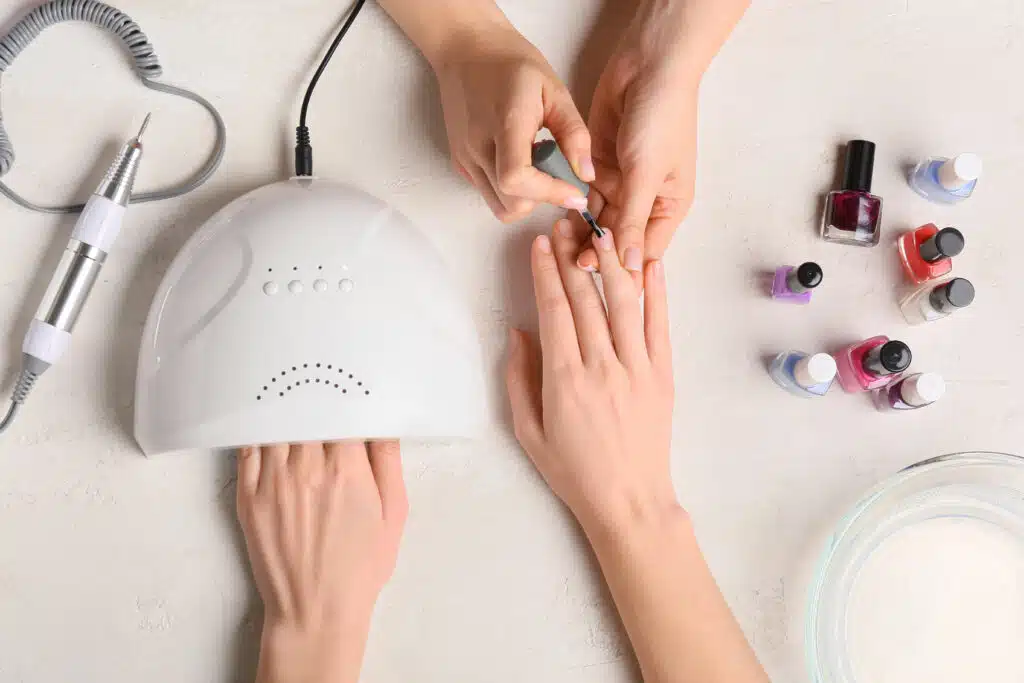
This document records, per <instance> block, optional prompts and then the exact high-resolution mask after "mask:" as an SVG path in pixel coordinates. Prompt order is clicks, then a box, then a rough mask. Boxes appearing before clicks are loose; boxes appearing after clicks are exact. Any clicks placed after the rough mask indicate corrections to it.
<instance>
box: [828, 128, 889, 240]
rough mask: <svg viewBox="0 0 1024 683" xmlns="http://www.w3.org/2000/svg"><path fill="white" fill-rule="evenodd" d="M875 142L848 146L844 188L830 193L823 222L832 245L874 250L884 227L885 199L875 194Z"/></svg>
mask: <svg viewBox="0 0 1024 683" xmlns="http://www.w3.org/2000/svg"><path fill="white" fill-rule="evenodd" d="M874 167H875V143H873V142H869V141H867V140H852V141H851V142H850V143H849V144H848V145H847V146H846V170H845V172H844V173H843V189H841V190H838V191H836V192H830V193H829V195H828V200H827V202H826V204H825V215H824V216H822V219H821V236H822V237H823V238H825V239H826V240H828V241H830V242H838V243H840V244H853V245H856V246H860V247H873V246H875V245H876V244H878V239H879V237H880V236H881V227H882V222H881V221H882V198H881V197H876V196H875V195H873V194H871V178H872V175H873V174H874Z"/></svg>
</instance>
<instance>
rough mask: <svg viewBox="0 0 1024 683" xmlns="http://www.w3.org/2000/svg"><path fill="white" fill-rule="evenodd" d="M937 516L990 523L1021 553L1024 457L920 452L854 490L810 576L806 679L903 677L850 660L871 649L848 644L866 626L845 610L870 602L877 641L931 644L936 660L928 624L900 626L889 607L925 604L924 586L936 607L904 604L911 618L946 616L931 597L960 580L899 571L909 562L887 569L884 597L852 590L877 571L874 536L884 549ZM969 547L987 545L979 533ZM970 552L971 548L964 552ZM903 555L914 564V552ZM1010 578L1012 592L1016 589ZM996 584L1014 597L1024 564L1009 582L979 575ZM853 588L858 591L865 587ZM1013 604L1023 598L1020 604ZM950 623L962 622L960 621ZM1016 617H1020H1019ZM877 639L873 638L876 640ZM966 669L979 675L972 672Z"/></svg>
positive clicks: (934, 663) (871, 682)
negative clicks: (887, 475) (879, 621)
mask: <svg viewBox="0 0 1024 683" xmlns="http://www.w3.org/2000/svg"><path fill="white" fill-rule="evenodd" d="M936 522H938V523H939V524H945V525H954V527H955V525H973V528H975V530H976V531H980V532H981V533H982V534H984V533H988V530H990V531H991V533H993V534H998V537H999V539H1000V540H1001V542H1004V543H1007V544H1009V545H1012V546H1014V551H1015V552H1016V551H1019V553H1018V554H1015V555H1014V558H1017V557H1020V558H1024V458H1020V457H1018V456H1013V455H1007V454H1002V453H984V452H972V453H959V454H955V455H947V456H942V457H938V458H933V459H931V460H925V461H923V462H920V463H918V464H916V465H912V466H910V467H908V468H907V469H905V470H903V471H901V472H899V473H898V474H897V475H896V476H895V477H893V478H891V479H889V480H887V481H885V482H883V483H881V484H880V485H879V486H877V487H875V488H874V489H873V490H872V491H871V492H870V493H869V494H868V495H866V496H865V497H864V498H863V499H861V501H860V502H859V503H858V504H857V505H856V506H855V507H854V509H853V510H852V511H851V512H850V513H849V514H848V515H847V516H846V517H845V518H844V519H843V520H842V521H841V522H840V524H839V525H838V527H837V529H836V531H835V533H834V534H832V536H831V537H830V538H829V540H828V542H827V544H826V549H825V552H824V555H823V557H822V559H821V562H820V565H819V567H818V571H817V574H816V576H815V578H814V580H813V582H812V585H811V593H810V604H809V609H808V613H807V623H806V627H805V628H806V632H805V641H806V642H805V645H806V654H807V666H808V669H809V673H810V677H811V680H812V681H814V682H815V683H879V679H883V678H884V679H888V678H892V679H893V680H896V679H901V680H910V678H909V677H907V676H901V675H899V674H892V675H891V676H890V675H888V674H886V675H882V676H879V675H877V674H873V675H871V676H868V675H862V674H861V671H863V670H864V669H865V667H867V668H871V667H872V666H876V665H866V664H864V663H863V662H861V661H858V656H861V655H863V654H864V652H870V651H867V650H865V651H864V652H860V653H858V652H855V650H863V648H860V647H859V646H857V647H854V646H853V645H852V644H851V642H852V641H857V640H858V639H860V640H861V641H863V640H865V636H863V635H862V634H861V635H858V634H860V633H861V632H860V631H858V630H855V629H852V628H851V615H852V614H853V613H854V610H864V609H871V610H874V612H873V614H875V615H880V616H882V617H884V619H885V620H887V621H888V623H884V624H883V626H882V627H881V628H880V629H879V632H880V633H879V634H877V638H878V639H879V640H880V641H881V647H882V649H883V650H884V649H888V650H887V651H889V652H895V653H896V654H897V656H899V655H900V653H901V652H905V651H906V650H907V649H908V648H911V647H914V648H917V649H918V650H920V649H922V648H924V649H926V650H928V651H929V653H930V654H929V655H928V659H929V662H928V665H927V666H928V667H932V668H934V667H941V666H943V663H942V661H941V660H942V655H943V651H942V647H941V643H939V642H922V641H927V638H928V637H929V634H928V633H927V632H923V633H916V632H908V630H900V627H901V626H903V625H905V624H903V623H902V622H901V621H900V618H899V617H898V616H896V614H897V612H898V610H897V609H895V608H898V607H901V608H903V609H908V607H907V605H910V604H913V605H914V607H913V608H911V609H917V605H918V604H922V600H923V604H924V605H925V606H926V607H927V606H928V604H929V603H928V599H929V597H930V596H929V594H927V593H925V594H923V595H922V591H928V590H932V591H933V592H934V594H935V597H936V601H935V605H936V613H935V614H927V615H924V614H921V613H919V612H914V611H912V612H911V615H913V616H915V617H917V618H918V620H922V619H923V620H924V621H925V623H926V624H930V623H932V622H933V621H938V622H941V621H943V620H944V619H951V618H952V617H949V615H946V614H944V613H942V611H941V610H942V608H941V606H940V605H942V604H945V603H942V600H939V599H938V598H942V599H943V600H945V599H949V597H950V595H953V593H950V591H953V592H955V591H962V590H963V588H964V587H963V586H958V585H953V586H949V585H946V584H939V585H933V584H929V582H928V580H929V577H920V578H921V579H922V580H920V581H918V580H916V579H917V578H918V577H917V576H914V575H908V573H912V571H913V570H909V569H908V570H907V571H905V572H899V571H897V572H891V573H890V574H891V578H887V579H886V580H887V581H890V583H892V584H893V585H890V586H887V587H886V588H887V589H886V591H885V595H886V596H887V597H888V598H890V599H891V601H888V602H886V601H882V600H879V601H877V602H875V603H873V604H869V603H871V601H870V600H869V599H868V598H861V597H855V594H857V592H858V590H859V589H858V579H863V581H864V582H868V581H875V582H877V581H878V576H879V574H878V573H877V572H874V573H871V572H865V565H866V564H867V563H868V562H869V560H871V559H872V557H873V556H875V555H876V551H879V548H880V547H881V546H882V545H883V544H886V545H887V546H889V547H890V548H889V549H887V550H886V551H885V552H891V547H892V546H893V543H888V544H887V541H892V540H893V537H894V535H896V534H901V533H903V532H910V533H916V534H920V533H922V532H923V531H927V530H928V527H927V526H926V525H929V524H931V525H932V526H931V529H932V530H934V529H935V523H936ZM943 529H946V527H943ZM898 538H899V542H900V543H903V544H904V545H903V546H902V550H904V551H905V552H910V553H914V552H918V551H919V550H920V549H921V548H922V547H923V546H919V547H915V546H913V545H906V543H905V539H907V538H910V537H909V536H907V535H906V534H904V535H903V536H900V537H898ZM936 538H937V537H936ZM953 538H956V537H955V536H954V537H953ZM943 540H945V538H944V539H943ZM960 545H961V544H959V543H958V544H957V547H956V550H954V549H953V548H952V547H951V546H948V545H947V546H941V547H942V548H943V550H944V552H946V553H947V555H948V554H949V553H950V552H957V551H959V548H960ZM978 548H981V551H984V550H986V549H988V546H986V545H985V544H984V543H982V544H981V545H980V546H977V547H975V550H977V549H978ZM962 552H963V553H970V552H972V550H971V548H969V547H963V550H962ZM965 557H966V556H965ZM969 557H971V559H973V558H974V556H973V555H972V556H969ZM894 558H895V559H894ZM908 558H909V559H915V556H914V555H913V554H911V555H906V556H904V557H903V559H908ZM876 559H877V556H876ZM886 560H887V561H890V562H894V564H892V566H893V567H897V568H900V566H901V563H902V560H901V559H900V556H896V555H891V554H890V555H886ZM881 561H882V560H878V562H881ZM905 564H907V565H908V566H910V565H915V563H914V562H906V563H905ZM930 566H931V565H930ZM999 566H1000V567H1002V566H1003V565H1002V564H1000V565H999ZM1018 566H1019V563H1016V562H1015V563H1014V567H1018ZM946 568H947V567H946V566H945V565H943V566H940V567H937V569H940V570H944V569H946ZM869 569H870V568H869ZM871 571H874V570H871ZM1012 571H1019V570H1012ZM866 573H871V577H870V578H868V577H865V576H864V575H865V574H866ZM901 573H902V575H900V574H901ZM927 573H932V572H927ZM935 573H936V574H940V573H941V572H940V571H937V572H935ZM1015 577H1016V578H1015ZM932 578H934V577H932ZM979 578H980V579H981V581H982V582H984V581H985V580H986V577H985V576H984V575H980V577H979ZM1004 578H1005V577H1004ZM996 580H998V577H996V578H993V581H996ZM869 585H871V586H875V585H876V584H869ZM1018 586H1019V587H1020V589H1019V590H1020V591H1022V592H1021V593H1018V588H1017V587H1018ZM1002 587H1007V588H1008V590H1007V591H1006V598H1007V599H1020V596H1021V595H1024V572H1020V573H1018V574H1011V575H1010V576H1009V584H1006V582H1005V581H1004V583H1003V584H999V585H998V586H988V585H986V586H983V587H982V588H983V589H984V591H986V593H985V594H986V596H987V597H988V598H989V599H991V597H992V595H993V592H995V594H996V595H999V591H1000V590H1002ZM862 590H863V591H865V592H866V591H867V590H868V589H867V588H862ZM1011 593H1012V596H1011ZM904 596H905V597H906V598H907V600H908V601H909V600H910V599H911V597H913V599H914V600H915V601H916V602H914V603H910V602H907V603H906V604H904V605H894V604H893V601H895V600H899V599H901V598H903V597H904ZM862 600H863V601H866V602H862ZM865 604H867V607H865V606H864V605H865ZM1021 607H1022V608H1024V605H1022V606H1021ZM890 613H893V615H894V616H893V617H892V619H889V614H890ZM1022 614H1024V612H1022ZM954 621H955V619H954ZM858 623H859V622H858ZM941 625H942V624H940V626H941ZM954 625H955V626H957V627H959V628H961V629H963V628H964V624H963V623H960V624H954ZM1021 626H1022V627H1024V617H1022V621H1021ZM886 629H888V631H889V632H888V633H887V634H882V633H881V631H885V630H886ZM927 630H928V629H924V631H927ZM871 637H872V638H875V637H876V634H875V633H872V634H871ZM972 646H974V647H975V649H977V647H982V648H983V647H984V646H985V644H984V643H980V644H978V643H974V644H972ZM901 648H902V649H903V650H901ZM877 649H878V648H877V647H875V650H877ZM993 666H994V665H993ZM1022 666H1024V665H1022ZM938 670H939V671H943V670H942V669H938ZM858 676H859V677H858ZM971 678H973V679H974V680H982V678H978V677H976V676H971ZM932 680H934V679H932Z"/></svg>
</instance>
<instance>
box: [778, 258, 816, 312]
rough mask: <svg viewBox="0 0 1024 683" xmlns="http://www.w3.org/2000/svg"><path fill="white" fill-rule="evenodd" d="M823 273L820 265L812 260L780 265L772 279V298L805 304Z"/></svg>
mask: <svg viewBox="0 0 1024 683" xmlns="http://www.w3.org/2000/svg"><path fill="white" fill-rule="evenodd" d="M823 279H824V273H823V272H822V270H821V266H819V265H818V264H817V263H814V262H812V261H808V262H807V263H802V264H800V265H799V266H796V267H794V266H782V267H781V268H779V269H778V270H776V271H775V279H774V280H773V281H772V298H773V299H776V300H778V301H787V302H789V303H794V304H806V303H809V302H810V300H811V293H812V291H813V290H814V289H815V288H816V287H817V286H818V285H820V284H821V281H822V280H823Z"/></svg>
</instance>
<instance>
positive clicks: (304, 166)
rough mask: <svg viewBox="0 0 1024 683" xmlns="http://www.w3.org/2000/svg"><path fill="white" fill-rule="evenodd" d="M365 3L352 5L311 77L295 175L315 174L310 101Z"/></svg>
mask: <svg viewBox="0 0 1024 683" xmlns="http://www.w3.org/2000/svg"><path fill="white" fill-rule="evenodd" d="M365 4H366V0H355V4H353V5H352V10H351V11H350V12H349V13H348V17H346V18H345V22H344V23H343V24H342V25H341V29H340V30H339V31H338V35H337V36H335V38H334V40H333V41H332V42H331V46H330V47H329V48H328V49H327V54H326V55H324V58H323V59H322V60H321V61H320V66H318V67H317V68H316V73H314V74H313V78H312V79H310V81H309V86H308V87H307V88H306V96H305V97H303V98H302V109H301V110H300V112H299V125H298V127H297V128H296V129H295V175H297V176H299V177H307V178H308V177H310V176H312V175H313V146H312V145H311V144H310V142H309V127H308V126H307V125H306V116H307V115H308V114H309V102H310V100H312V99H313V91H314V90H316V84H317V83H319V82H320V77H321V76H323V75H324V69H326V68H327V65H328V64H330V63H331V58H332V57H334V53H335V51H336V50H337V49H338V46H339V45H341V41H342V40H343V39H344V38H345V34H346V33H348V30H349V29H350V28H352V24H353V22H355V20H356V17H358V16H359V12H360V10H362V9H363V5H365Z"/></svg>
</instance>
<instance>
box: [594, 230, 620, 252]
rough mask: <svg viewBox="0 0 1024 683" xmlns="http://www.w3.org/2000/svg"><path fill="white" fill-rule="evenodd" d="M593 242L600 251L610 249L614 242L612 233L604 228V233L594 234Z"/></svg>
mask: <svg viewBox="0 0 1024 683" xmlns="http://www.w3.org/2000/svg"><path fill="white" fill-rule="evenodd" d="M594 244H596V245H597V248H598V249H600V250H601V251H611V250H612V249H614V248H615V244H614V243H613V242H612V233H611V232H609V231H608V230H605V232H604V234H603V235H601V236H600V237H598V236H597V235H594Z"/></svg>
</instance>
